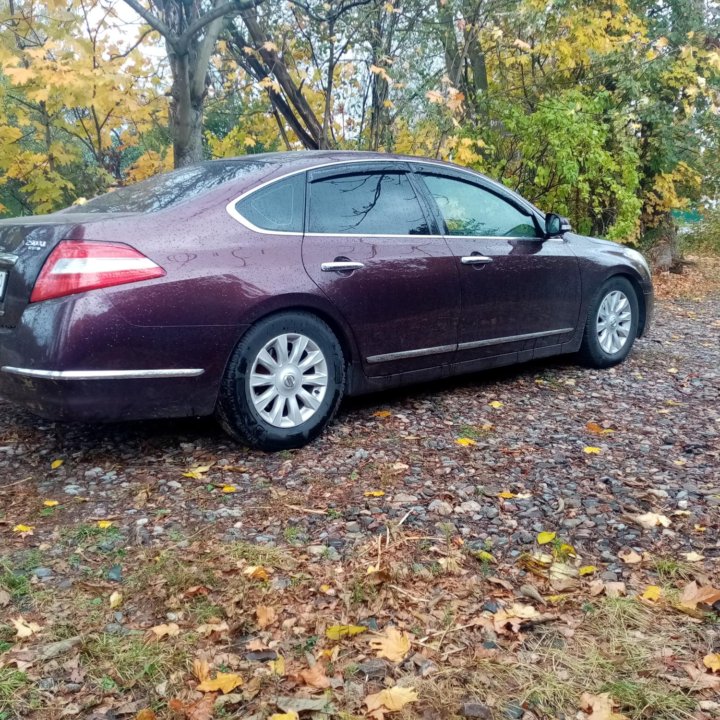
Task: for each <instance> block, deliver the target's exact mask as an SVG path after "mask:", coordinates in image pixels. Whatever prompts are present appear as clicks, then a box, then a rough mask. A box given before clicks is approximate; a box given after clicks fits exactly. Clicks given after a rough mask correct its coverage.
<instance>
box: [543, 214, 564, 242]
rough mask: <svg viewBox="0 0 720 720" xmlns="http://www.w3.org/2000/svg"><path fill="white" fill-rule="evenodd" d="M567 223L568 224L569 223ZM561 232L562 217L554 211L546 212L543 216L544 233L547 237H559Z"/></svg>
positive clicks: (562, 228)
mask: <svg viewBox="0 0 720 720" xmlns="http://www.w3.org/2000/svg"><path fill="white" fill-rule="evenodd" d="M566 223H567V221H566ZM567 224H568V225H569V223H567ZM563 232H565V228H564V227H563V218H561V217H560V216H559V215H556V214H555V213H548V214H547V215H546V216H545V234H546V235H547V237H559V236H560V235H562V234H563Z"/></svg>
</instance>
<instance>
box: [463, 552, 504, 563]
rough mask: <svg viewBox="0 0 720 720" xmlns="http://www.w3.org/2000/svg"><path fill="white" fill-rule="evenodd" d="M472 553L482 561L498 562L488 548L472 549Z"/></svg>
mask: <svg viewBox="0 0 720 720" xmlns="http://www.w3.org/2000/svg"><path fill="white" fill-rule="evenodd" d="M470 554H471V555H472V556H473V557H474V558H477V559H478V560H480V561H481V562H491V563H494V562H497V560H496V559H495V558H494V557H493V555H492V553H489V552H488V551H487V550H471V551H470Z"/></svg>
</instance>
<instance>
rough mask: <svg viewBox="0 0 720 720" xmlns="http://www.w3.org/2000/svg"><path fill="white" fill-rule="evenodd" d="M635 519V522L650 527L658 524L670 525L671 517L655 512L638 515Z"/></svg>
mask: <svg viewBox="0 0 720 720" xmlns="http://www.w3.org/2000/svg"><path fill="white" fill-rule="evenodd" d="M634 519H635V522H637V523H639V524H640V525H642V526H643V527H644V528H648V529H650V528H654V527H657V526H658V525H662V526H663V527H670V519H669V518H667V517H665V515H658V514H657V513H653V512H647V513H643V514H642V515H636V516H635V518H634Z"/></svg>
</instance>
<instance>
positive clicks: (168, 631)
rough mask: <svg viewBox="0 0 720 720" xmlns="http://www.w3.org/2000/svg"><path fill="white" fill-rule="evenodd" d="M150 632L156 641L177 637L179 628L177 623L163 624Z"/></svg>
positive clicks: (152, 628)
mask: <svg viewBox="0 0 720 720" xmlns="http://www.w3.org/2000/svg"><path fill="white" fill-rule="evenodd" d="M150 632H151V633H152V634H153V635H154V636H155V637H156V638H157V639H158V640H161V639H162V638H164V637H177V636H178V635H179V634H180V627H179V626H178V625H177V623H163V624H162V625H155V626H154V627H151V628H150Z"/></svg>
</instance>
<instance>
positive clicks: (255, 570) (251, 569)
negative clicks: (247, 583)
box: [243, 565, 270, 581]
mask: <svg viewBox="0 0 720 720" xmlns="http://www.w3.org/2000/svg"><path fill="white" fill-rule="evenodd" d="M243 574H244V575H247V576H248V577H249V578H250V579H251V580H262V581H265V580H269V579H270V573H269V572H268V571H267V569H266V568H264V567H263V566H262V565H248V566H247V567H246V568H245V569H244V570H243Z"/></svg>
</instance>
